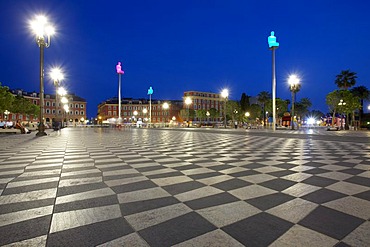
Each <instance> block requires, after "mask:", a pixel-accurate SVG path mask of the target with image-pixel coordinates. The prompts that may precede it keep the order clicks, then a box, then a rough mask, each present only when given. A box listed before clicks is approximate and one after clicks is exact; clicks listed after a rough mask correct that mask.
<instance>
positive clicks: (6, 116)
mask: <svg viewBox="0 0 370 247" xmlns="http://www.w3.org/2000/svg"><path fill="white" fill-rule="evenodd" d="M9 113H10V111H8V110H5V111H4V114H5V120H8V115H9Z"/></svg>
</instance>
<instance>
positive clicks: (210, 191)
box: [175, 186, 223, 202]
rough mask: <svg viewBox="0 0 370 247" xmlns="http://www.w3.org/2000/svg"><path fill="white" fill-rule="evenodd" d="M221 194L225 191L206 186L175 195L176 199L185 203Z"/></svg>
mask: <svg viewBox="0 0 370 247" xmlns="http://www.w3.org/2000/svg"><path fill="white" fill-rule="evenodd" d="M220 193H223V191H222V190H220V189H217V188H214V187H211V186H205V187H202V188H199V189H195V190H191V191H187V192H184V193H180V194H177V195H175V197H176V198H177V199H178V200H180V201H182V202H185V201H191V200H195V199H199V198H202V197H207V196H211V195H216V194H220Z"/></svg>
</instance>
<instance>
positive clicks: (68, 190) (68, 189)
mask: <svg viewBox="0 0 370 247" xmlns="http://www.w3.org/2000/svg"><path fill="white" fill-rule="evenodd" d="M107 187H108V186H107V185H106V184H105V183H101V182H100V183H92V184H81V185H75V186H65V187H60V188H58V193H57V196H65V195H70V194H76V193H81V192H86V191H91V190H98V189H103V188H107Z"/></svg>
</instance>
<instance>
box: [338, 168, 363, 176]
mask: <svg viewBox="0 0 370 247" xmlns="http://www.w3.org/2000/svg"><path fill="white" fill-rule="evenodd" d="M340 172H343V173H347V174H350V175H358V174H360V173H363V172H364V170H361V169H356V168H349V169H344V170H341V171H340Z"/></svg>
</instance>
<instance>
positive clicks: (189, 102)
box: [185, 97, 193, 127]
mask: <svg viewBox="0 0 370 247" xmlns="http://www.w3.org/2000/svg"><path fill="white" fill-rule="evenodd" d="M191 103H193V101H192V100H191V98H190V97H186V99H185V104H186V106H187V113H188V114H187V115H188V120H187V124H188V127H189V124H190V123H189V115H190V114H189V106H190V104H191Z"/></svg>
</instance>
